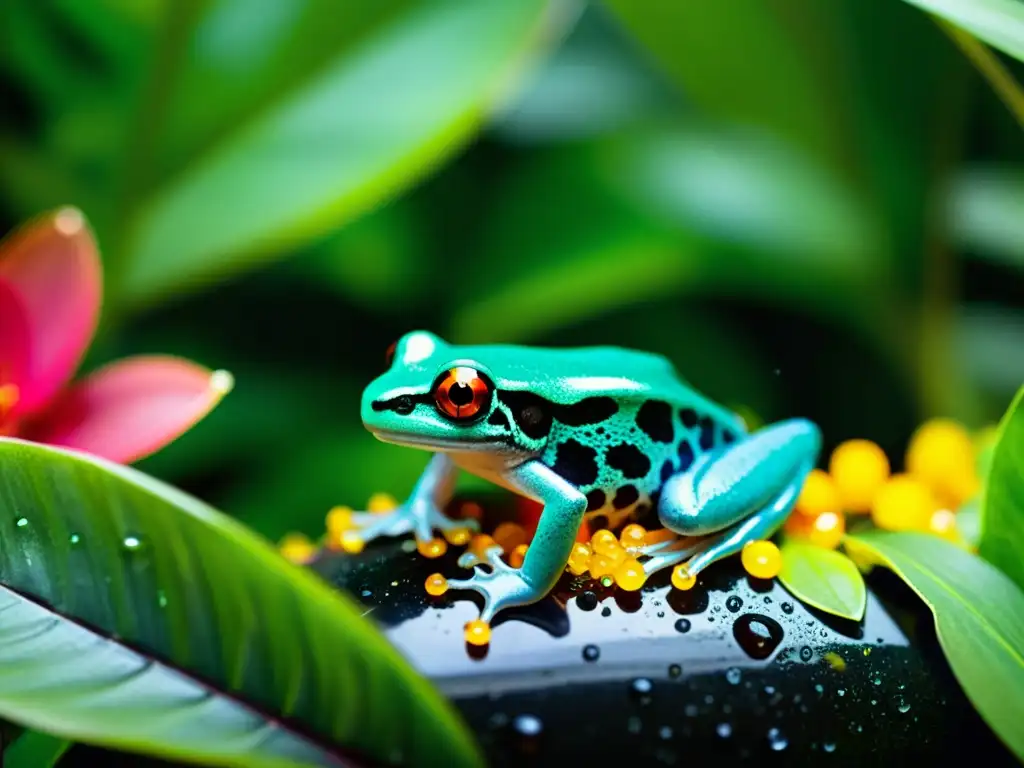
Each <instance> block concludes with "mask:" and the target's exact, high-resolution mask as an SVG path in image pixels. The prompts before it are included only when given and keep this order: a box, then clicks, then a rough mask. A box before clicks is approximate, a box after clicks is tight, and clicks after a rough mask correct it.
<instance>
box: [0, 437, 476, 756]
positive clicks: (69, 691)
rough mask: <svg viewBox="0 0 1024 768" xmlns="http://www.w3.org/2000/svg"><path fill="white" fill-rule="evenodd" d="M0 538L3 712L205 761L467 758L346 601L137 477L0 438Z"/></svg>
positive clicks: (261, 545)
mask: <svg viewBox="0 0 1024 768" xmlns="http://www.w3.org/2000/svg"><path fill="white" fill-rule="evenodd" d="M0 542H2V545H0V573H3V578H2V580H0V584H2V586H3V587H4V590H3V591H0V603H2V607H0V610H2V611H4V616H5V621H4V622H3V624H2V626H0V660H2V662H0V678H2V684H0V714H2V715H3V716H4V717H7V718H10V719H12V720H15V721H17V722H21V723H23V724H26V725H28V726H30V727H35V728H38V729H40V730H46V731H50V732H53V733H56V734H59V735H61V736H66V737H68V738H72V739H75V740H78V741H83V742H87V743H97V744H103V745H113V746H117V747H120V748H125V749H134V750H140V751H145V752H151V753H155V754H162V755H166V756H176V757H182V758H190V759H197V760H201V761H202V760H204V761H206V762H209V763H211V764H221V765H249V766H264V765H266V766H278V765H281V766H284V765H337V764H345V760H347V759H348V758H343V757H341V756H342V755H343V754H344V755H348V756H354V757H352V759H355V760H356V761H357V762H358V761H359V760H361V759H372V760H375V761H386V760H390V759H394V758H395V757H397V756H399V755H401V756H402V757H403V758H404V759H405V760H406V761H408V762H409V764H410V765H417V764H422V765H432V764H438V765H440V764H441V763H444V764H446V765H448V764H451V763H455V764H458V765H467V766H469V765H478V764H479V761H478V757H477V752H476V749H475V746H474V745H473V742H472V741H471V738H470V737H469V735H468V734H467V733H466V732H465V731H464V730H462V727H461V725H460V723H459V720H458V718H457V717H456V716H455V715H454V714H453V712H452V710H451V709H450V707H449V705H448V704H447V702H445V701H444V699H442V698H441V697H440V695H439V694H437V693H436V692H435V691H434V690H433V689H432V688H431V687H430V686H429V684H428V683H426V681H424V680H422V679H421V678H420V677H419V676H418V675H417V674H416V673H415V672H413V671H412V669H411V668H410V667H409V666H408V665H407V664H406V663H405V662H404V660H403V659H402V658H401V656H400V655H399V654H398V652H397V651H395V649H394V648H392V647H391V646H390V644H388V643H387V642H386V641H385V640H384V639H383V638H382V637H381V636H380V635H379V634H378V633H377V631H376V630H375V629H374V627H373V626H372V625H371V624H370V623H369V622H368V621H367V620H365V619H363V618H361V616H360V612H359V611H358V610H357V609H355V608H354V607H353V604H352V603H351V602H350V601H349V599H348V598H347V597H345V596H344V595H340V594H337V593H335V592H332V591H331V589H330V588H329V587H328V586H327V585H325V584H323V583H322V582H321V581H319V580H318V579H317V578H316V577H315V576H313V575H312V574H310V573H307V572H306V571H304V570H302V569H299V568H296V567H294V566H292V565H291V564H289V563H288V562H286V561H285V560H284V559H283V558H282V557H280V555H279V554H278V553H277V552H276V551H275V550H274V549H273V548H272V547H271V546H269V545H268V544H267V543H266V542H264V541H263V540H261V539H260V538H258V537H257V536H255V535H254V534H252V533H250V532H249V531H248V530H247V529H246V528H244V527H243V526H241V525H240V524H238V523H237V522H235V521H233V520H231V519H230V518H227V517H226V516H224V515H222V514H220V513H219V512H217V511H215V510H213V509H212V508H210V507H207V506H206V505H204V504H202V503H201V502H199V501H197V500H196V499H194V498H191V497H189V496H187V495H185V494H183V493H181V492H179V491H177V490H175V489H173V488H170V487H167V486H164V485H163V484H161V483H159V482H157V481H155V480H153V479H151V478H149V477H147V476H145V475H142V474H140V473H138V472H136V471H134V470H132V469H128V468H125V467H121V466H117V465H114V464H110V463H107V462H105V461H102V460H100V459H95V458H91V457H87V456H84V455H81V454H74V453H71V452H67V451H62V450H60V449H56V448H50V447H45V446H41V445H37V444H32V443H25V442H22V441H18V440H11V439H4V440H0ZM29 638H31V640H32V642H31V643H28V642H26V640H27V639H29ZM439 743H443V744H445V746H446V750H445V754H444V757H443V759H442V757H441V756H440V754H439V753H438V751H437V750H436V749H435V748H436V745H437V744H439Z"/></svg>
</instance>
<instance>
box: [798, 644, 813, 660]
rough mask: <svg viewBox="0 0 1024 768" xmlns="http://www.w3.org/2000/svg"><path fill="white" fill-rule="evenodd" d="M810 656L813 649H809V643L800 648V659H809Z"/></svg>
mask: <svg viewBox="0 0 1024 768" xmlns="http://www.w3.org/2000/svg"><path fill="white" fill-rule="evenodd" d="M812 656H814V651H812V650H811V647H810V646H809V645H805V646H804V647H803V648H801V649H800V660H801V661H810V660H811V657H812Z"/></svg>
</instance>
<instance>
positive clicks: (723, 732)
mask: <svg viewBox="0 0 1024 768" xmlns="http://www.w3.org/2000/svg"><path fill="white" fill-rule="evenodd" d="M715 733H717V734H718V735H719V736H721V737H722V738H723V739H728V738H729V737H730V736H732V726H731V725H729V724H728V723H719V724H718V726H717V727H716V728H715Z"/></svg>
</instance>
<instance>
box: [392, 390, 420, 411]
mask: <svg viewBox="0 0 1024 768" xmlns="http://www.w3.org/2000/svg"><path fill="white" fill-rule="evenodd" d="M414 407H415V403H413V401H412V398H411V397H409V396H408V395H400V396H399V397H396V398H395V399H394V400H392V401H391V409H392V410H393V411H394V412H395V413H400V414H402V415H403V416H405V415H407V414H410V413H412V409H413V408H414Z"/></svg>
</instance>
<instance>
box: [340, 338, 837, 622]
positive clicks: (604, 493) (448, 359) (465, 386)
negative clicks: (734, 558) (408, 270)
mask: <svg viewBox="0 0 1024 768" xmlns="http://www.w3.org/2000/svg"><path fill="white" fill-rule="evenodd" d="M388 357H389V359H388V369H387V371H386V372H385V373H384V374H382V375H381V376H380V377H378V378H377V379H376V380H375V381H373V382H372V383H371V384H370V385H369V386H368V387H367V388H366V390H365V392H364V394H363V400H362V419H363V423H364V424H365V426H366V427H367V429H369V430H370V431H371V432H372V433H373V434H374V435H376V436H377V437H378V438H379V439H381V440H384V441H385V442H392V443H398V444H401V445H406V446H411V447H417V448H423V449H427V450H430V451H433V452H434V453H435V455H434V457H433V458H432V459H431V461H430V463H429V464H428V466H427V469H426V470H425V472H424V474H423V476H422V477H421V479H420V481H419V482H418V484H417V487H416V488H415V490H414V491H413V493H412V495H411V496H410V498H409V499H408V500H407V501H406V502H405V503H404V504H402V505H401V506H400V507H398V508H397V509H396V510H394V511H393V512H391V513H389V514H387V515H379V514H372V515H371V514H368V513H357V515H356V523H357V524H358V525H359V526H360V531H359V534H360V536H361V537H362V538H363V539H364V540H370V539H373V538H376V537H378V536H396V535H402V534H405V533H408V532H410V531H411V532H413V533H414V534H415V535H416V537H417V538H418V539H420V540H429V539H431V538H433V536H434V532H435V531H445V530H449V529H452V528H457V527H466V524H467V521H464V520H458V521H454V520H451V519H449V518H447V517H446V516H445V515H444V514H443V513H442V512H441V509H442V508H443V507H444V505H445V504H446V503H447V501H448V499H449V498H450V495H451V488H452V485H453V480H454V477H455V473H456V472H457V470H458V468H462V469H464V470H466V471H469V472H472V473H474V474H476V475H478V476H480V477H483V478H486V479H488V480H491V481H493V482H495V483H496V484H498V485H501V486H503V487H505V488H508V489H510V490H512V491H514V492H516V493H520V494H522V495H524V496H528V497H530V498H533V499H535V500H537V501H539V502H541V503H543V504H544V511H543V513H542V515H541V519H540V522H539V524H538V527H537V532H536V534H535V536H534V539H533V541H532V543H531V544H530V547H529V549H528V551H527V554H526V558H525V560H524V562H523V565H522V568H512V567H510V566H509V565H507V564H506V563H505V562H504V561H503V560H502V559H501V549H500V548H493V549H492V550H490V551H489V552H487V553H486V556H485V557H484V558H483V560H480V559H478V558H477V557H476V556H475V555H472V554H470V553H468V552H467V553H466V554H464V555H463V556H462V558H461V559H460V564H462V565H463V566H465V567H471V566H474V565H485V566H487V568H477V569H476V571H475V572H474V575H473V577H472V578H470V579H466V580H462V581H452V582H450V586H451V587H453V588H456V589H470V590H475V591H477V592H479V593H480V594H482V595H483V597H484V608H483V611H482V613H481V618H482V619H483V620H484V621H490V619H491V618H492V617H493V616H494V615H495V614H496V613H497V612H498V611H500V610H502V609H504V608H508V607H511V606H516V605H526V604H530V603H533V602H536V601H537V600H540V599H541V598H543V597H544V596H545V595H546V594H547V593H548V591H550V589H551V588H552V587H553V586H554V584H555V583H556V582H557V580H558V578H559V576H560V575H561V573H562V572H563V570H564V568H565V565H566V563H567V561H568V558H569V555H570V552H571V550H572V547H573V544H574V543H575V539H576V535H577V532H578V530H579V527H580V524H581V522H582V521H583V520H584V519H585V518H586V517H587V516H595V515H604V516H606V517H607V518H608V520H609V524H610V525H611V526H616V525H618V524H620V523H621V522H622V521H623V520H625V519H626V518H627V517H630V516H631V515H633V514H635V513H637V512H640V511H645V510H648V509H651V508H654V509H655V510H656V511H657V514H658V518H659V520H660V521H661V523H662V524H663V525H664V526H665V527H666V528H668V529H670V530H671V531H673V532H675V533H676V534H678V535H679V536H678V538H673V539H670V540H667V541H662V542H659V543H657V544H652V545H650V546H648V547H644V548H643V549H642V550H641V551H640V552H639V553H637V554H638V557H639V558H640V559H641V562H642V564H643V567H644V571H645V572H646V573H647V574H650V573H653V572H654V571H657V570H660V569H661V568H665V567H669V566H674V565H677V564H680V563H683V564H685V567H686V569H687V570H688V571H689V573H690V574H691V575H693V576H696V575H697V573H699V572H700V571H701V570H702V569H703V568H705V567H707V566H708V565H710V564H711V563H713V562H715V561H717V560H720V559H722V558H723V557H727V556H729V555H732V554H735V553H736V552H738V551H739V550H740V549H742V547H743V545H744V544H746V543H747V542H749V541H753V540H756V539H764V538H767V537H769V536H771V535H772V533H774V532H775V531H776V530H777V529H778V527H779V526H780V525H781V524H782V523H783V522H784V520H785V518H786V516H787V515H788V514H789V512H790V510H791V509H792V507H793V504H794V503H795V501H796V498H797V496H798V495H799V491H800V488H801V487H802V485H803V482H804V479H805V478H806V476H807V473H808V472H809V471H810V470H811V469H812V468H813V466H814V464H815V462H816V460H817V456H818V453H819V450H820V434H819V432H818V429H817V428H816V427H815V425H814V424H812V423H811V422H809V421H806V420H803V419H792V420H788V421H784V422H779V423H777V424H773V425H769V426H768V427H765V428H764V429H761V430H759V431H757V432H756V433H753V434H747V432H746V430H745V428H744V425H743V422H742V421H741V420H740V419H739V417H738V416H736V415H735V414H733V413H732V412H730V411H729V410H727V409H725V408H723V407H721V406H720V405H718V404H716V403H714V402H712V401H711V400H709V399H707V398H705V397H704V396H703V395H701V394H700V393H698V392H697V391H695V390H694V389H692V388H691V387H689V386H688V385H687V384H686V383H685V382H683V381H682V379H680V377H679V376H678V375H677V374H676V372H675V371H674V369H673V367H672V365H671V364H670V363H669V362H668V360H666V359H665V358H663V357H661V356H658V355H652V354H648V353H644V352H637V351H632V350H627V349H621V348H618V347H590V348H582V349H542V348H535V347H523V346H509V345H482V346H453V345H449V344H447V343H445V342H444V341H443V340H442V339H440V338H438V337H437V336H435V335H434V334H431V333H428V332H425V331H417V332H414V333H409V334H407V335H405V336H403V337H402V338H401V339H400V340H399V341H398V342H397V343H396V344H395V345H394V347H393V349H392V350H391V351H390V353H389V356H388Z"/></svg>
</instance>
